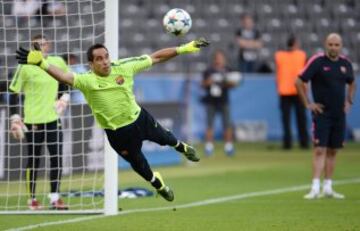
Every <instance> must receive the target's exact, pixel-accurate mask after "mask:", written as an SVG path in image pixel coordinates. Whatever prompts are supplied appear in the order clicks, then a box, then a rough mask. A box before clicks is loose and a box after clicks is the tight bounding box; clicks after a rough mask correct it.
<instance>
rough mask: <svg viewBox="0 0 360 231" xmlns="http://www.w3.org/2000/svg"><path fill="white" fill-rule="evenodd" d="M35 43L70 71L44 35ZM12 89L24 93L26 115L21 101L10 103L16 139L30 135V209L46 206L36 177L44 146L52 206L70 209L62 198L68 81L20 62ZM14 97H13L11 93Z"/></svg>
mask: <svg viewBox="0 0 360 231" xmlns="http://www.w3.org/2000/svg"><path fill="white" fill-rule="evenodd" d="M31 42H32V44H33V45H34V44H35V43H36V44H38V45H39V46H40V49H41V51H42V52H43V54H44V59H45V60H46V61H47V62H49V63H51V64H52V65H55V66H57V67H58V68H60V69H61V70H63V71H68V67H67V65H66V63H65V62H64V60H63V59H62V58H61V57H58V56H50V55H48V53H49V51H50V49H51V45H50V42H49V41H48V39H47V38H46V37H45V36H44V35H42V34H39V35H35V36H34V37H33V38H32V39H31ZM9 89H10V90H11V91H12V92H14V93H15V94H19V93H21V92H22V93H23V94H24V119H23V118H22V116H21V112H20V110H18V107H19V104H18V103H16V102H15V101H12V103H13V105H11V107H10V113H11V116H10V123H11V125H10V130H11V134H12V136H13V137H14V138H15V139H18V140H21V139H23V138H24V137H26V141H27V150H28V159H27V166H26V172H25V175H26V188H27V190H28V192H29V196H30V199H29V201H28V206H29V209H31V210H40V209H42V208H43V206H42V205H41V204H40V202H39V201H38V200H37V199H36V179H37V172H38V169H39V167H40V157H41V154H42V151H41V150H42V147H43V145H44V142H45V145H46V147H47V149H48V151H49V154H50V194H49V199H50V209H56V210H66V209H68V206H67V205H65V204H64V202H63V200H62V199H61V198H60V193H59V192H60V182H61V174H62V142H63V133H62V128H61V123H60V120H59V116H60V115H61V114H62V113H64V111H65V109H66V107H67V105H68V103H69V100H70V97H69V94H68V93H67V87H66V86H65V85H60V86H59V84H58V82H57V81H55V80H54V79H52V78H51V77H50V76H49V75H48V73H46V72H45V71H44V70H43V69H41V68H40V67H38V66H35V65H26V64H24V65H18V67H17V69H16V72H15V74H14V77H13V78H12V81H11V84H10V87H9ZM11 98H13V97H11Z"/></svg>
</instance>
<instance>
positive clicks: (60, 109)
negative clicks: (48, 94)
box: [55, 93, 70, 116]
mask: <svg viewBox="0 0 360 231" xmlns="http://www.w3.org/2000/svg"><path fill="white" fill-rule="evenodd" d="M69 101H70V95H69V94H68V93H65V94H63V95H62V96H61V97H60V99H58V100H56V103H55V110H56V113H57V114H58V115H59V116H62V115H63V114H64V112H65V110H66V107H67V106H68V105H69Z"/></svg>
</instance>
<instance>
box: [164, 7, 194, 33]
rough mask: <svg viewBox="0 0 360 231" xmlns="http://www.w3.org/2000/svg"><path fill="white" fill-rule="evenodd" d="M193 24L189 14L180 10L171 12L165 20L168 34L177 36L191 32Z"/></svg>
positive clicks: (176, 9) (166, 15)
mask: <svg viewBox="0 0 360 231" xmlns="http://www.w3.org/2000/svg"><path fill="white" fill-rule="evenodd" d="M191 24H192V21H191V17H190V15H189V14H188V12H186V11H185V10H183V9H179V8H175V9H172V10H169V11H168V12H167V13H166V14H165V16H164V18H163V25H164V28H165V30H166V32H168V33H171V34H173V35H175V36H181V35H184V34H186V33H187V32H188V31H189V30H190V28H191Z"/></svg>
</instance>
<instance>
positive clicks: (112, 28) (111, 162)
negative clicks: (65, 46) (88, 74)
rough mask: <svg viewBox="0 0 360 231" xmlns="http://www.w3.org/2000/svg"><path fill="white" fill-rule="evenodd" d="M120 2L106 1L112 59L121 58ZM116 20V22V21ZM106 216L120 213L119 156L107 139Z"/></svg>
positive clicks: (107, 45)
mask: <svg viewBox="0 0 360 231" xmlns="http://www.w3.org/2000/svg"><path fill="white" fill-rule="evenodd" d="M118 11H119V1H118V0H107V1H105V45H106V47H107V48H108V50H109V53H110V58H111V59H112V60H117V59H118V58H119V54H118V53H119V52H118V51H119V39H118V38H119V29H118V28H119V22H118V20H117V19H118V18H119V12H118ZM114 19H115V20H114ZM104 142H105V153H104V158H105V162H104V165H105V169H104V172H105V185H104V186H105V187H104V190H105V200H104V203H105V204H104V208H105V211H104V213H105V215H115V214H117V212H118V174H117V173H118V155H117V154H116V153H115V152H114V151H113V149H112V148H111V147H110V144H109V142H108V141H107V139H106V138H105V140H104Z"/></svg>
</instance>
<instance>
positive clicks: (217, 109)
mask: <svg viewBox="0 0 360 231" xmlns="http://www.w3.org/2000/svg"><path fill="white" fill-rule="evenodd" d="M216 113H219V114H220V116H221V120H222V125H223V128H224V129H226V128H229V127H231V122H230V109H229V104H226V103H224V104H211V103H208V104H207V105H206V116H207V117H206V118H207V120H206V125H207V127H208V128H212V127H213V126H214V120H215V115H216Z"/></svg>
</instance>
